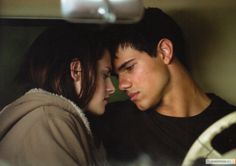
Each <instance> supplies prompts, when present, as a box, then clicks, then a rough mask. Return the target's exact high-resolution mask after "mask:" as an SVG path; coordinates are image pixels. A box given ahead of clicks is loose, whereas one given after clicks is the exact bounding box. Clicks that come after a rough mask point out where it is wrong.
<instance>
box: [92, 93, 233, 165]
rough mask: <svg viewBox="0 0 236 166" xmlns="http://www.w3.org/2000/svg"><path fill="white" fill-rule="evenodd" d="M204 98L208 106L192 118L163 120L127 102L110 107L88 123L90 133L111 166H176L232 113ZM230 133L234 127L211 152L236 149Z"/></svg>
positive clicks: (222, 104) (217, 101)
mask: <svg viewBox="0 0 236 166" xmlns="http://www.w3.org/2000/svg"><path fill="white" fill-rule="evenodd" d="M208 96H209V97H210V98H211V100H212V102H211V104H210V105H209V106H208V107H207V108H206V109H205V110H204V111H203V112H202V113H200V114H198V115H196V116H192V117H170V116H164V115H161V114H159V113H157V112H155V111H153V110H147V111H145V112H143V111H140V110H138V109H137V108H136V106H135V105H134V104H133V103H131V102H130V101H122V102H117V103H112V104H109V105H108V107H107V109H106V113H105V114H104V115H103V116H102V117H101V118H99V120H96V122H95V123H92V129H93V130H94V133H95V137H97V138H100V139H101V141H102V142H103V144H104V146H105V149H106V150H107V156H108V159H109V161H110V162H111V165H122V166H124V165H129V164H131V163H133V164H134V163H139V164H140V163H142V164H143V165H147V166H148V165H180V164H181V162H182V161H183V159H184V157H185V155H186V153H187V151H188V150H189V148H190V147H191V145H192V144H193V142H194V141H195V140H196V139H197V137H198V136H199V135H200V134H201V133H202V132H203V131H204V130H205V129H206V128H208V127H209V126H210V125H211V124H213V123H214V122H216V121H217V120H218V119H220V118H222V117H223V116H225V115H226V114H229V113H230V112H232V111H235V109H236V107H235V106H233V105H230V104H228V103H227V102H225V101H224V100H223V99H221V98H219V97H217V96H216V95H214V94H208ZM233 131H234V132H233ZM229 133H230V134H229ZM232 133H236V127H235V126H234V127H233V128H232V129H231V131H228V133H227V134H225V136H221V137H218V138H217V139H215V140H214V141H213V144H215V145H216V147H215V148H219V149H217V150H219V151H220V152H222V153H223V152H224V151H226V150H228V149H227V148H228V147H229V148H230V147H231V148H232V147H233V146H234V147H235V148H236V138H235V137H236V136H235V134H232ZM219 142H220V143H219ZM217 146H218V147H217Z"/></svg>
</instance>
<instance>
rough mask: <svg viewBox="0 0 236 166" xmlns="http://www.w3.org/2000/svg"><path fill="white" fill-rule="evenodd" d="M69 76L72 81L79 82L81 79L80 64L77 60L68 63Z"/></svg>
mask: <svg viewBox="0 0 236 166" xmlns="http://www.w3.org/2000/svg"><path fill="white" fill-rule="evenodd" d="M70 75H71V77H72V79H73V80H74V81H80V79H81V64H80V61H79V60H78V59H74V60H73V61H72V62H71V63H70Z"/></svg>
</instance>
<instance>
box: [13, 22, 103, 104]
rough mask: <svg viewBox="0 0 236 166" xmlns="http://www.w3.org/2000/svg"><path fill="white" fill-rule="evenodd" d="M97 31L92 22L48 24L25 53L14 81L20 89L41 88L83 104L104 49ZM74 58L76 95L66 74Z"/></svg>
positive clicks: (71, 81) (89, 97) (93, 86)
mask: <svg viewBox="0 0 236 166" xmlns="http://www.w3.org/2000/svg"><path fill="white" fill-rule="evenodd" d="M92 27H93V28H92ZM99 34H100V33H99V29H98V28H94V26H92V25H77V26H75V25H70V24H69V25H64V26H60V27H53V28H48V29H47V30H45V31H44V32H43V33H42V34H41V35H39V37H38V38H36V40H35V41H34V42H33V43H32V45H31V47H30V48H29V50H28V52H27V53H26V56H25V59H24V62H23V64H22V66H21V68H20V70H19V73H18V74H17V77H16V79H17V81H18V82H19V83H20V84H21V85H23V87H24V90H29V89H31V88H41V89H44V90H47V91H49V92H52V93H55V94H58V95H63V96H64V97H66V98H68V99H70V100H72V101H74V102H75V103H76V104H78V105H79V106H80V107H81V108H85V107H86V106H87V104H88V102H89V101H90V100H91V98H92V96H93V94H94V91H95V88H96V87H95V85H96V84H95V82H96V68H97V61H98V60H99V59H101V58H102V55H103V52H104V48H103V47H102V43H101V41H100V37H101V36H99ZM75 59H78V60H79V61H80V64H81V81H82V83H81V92H80V94H79V95H78V94H77V93H76V91H75V87H74V84H73V80H72V78H71V76H70V63H71V62H72V61H73V60H75Z"/></svg>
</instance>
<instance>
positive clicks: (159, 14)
mask: <svg viewBox="0 0 236 166" xmlns="http://www.w3.org/2000/svg"><path fill="white" fill-rule="evenodd" d="M107 38H108V43H109V49H110V52H111V54H112V58H115V53H116V52H117V50H118V48H119V47H121V48H124V47H127V46H130V47H132V48H135V49H137V50H139V51H145V52H147V53H148V54H149V55H150V56H155V55H156V51H157V50H156V48H157V44H158V42H159V41H160V40H161V39H163V38H167V39H169V40H171V41H172V43H173V47H174V55H175V56H176V57H177V58H178V59H179V60H180V61H181V62H182V63H183V64H185V46H184V45H185V43H184V37H183V33H182V30H181V29H180V27H179V25H178V24H177V23H176V22H175V21H174V20H173V19H172V18H171V17H170V16H168V15H167V14H165V13H164V12H163V11H162V10H160V9H158V8H147V9H145V12H144V16H143V18H142V19H141V21H140V22H138V23H135V24H126V25H114V26H111V27H109V28H108V33H107Z"/></svg>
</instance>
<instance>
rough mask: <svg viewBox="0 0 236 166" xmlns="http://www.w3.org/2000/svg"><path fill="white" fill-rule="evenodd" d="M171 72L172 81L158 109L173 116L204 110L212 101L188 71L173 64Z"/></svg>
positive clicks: (190, 114)
mask: <svg viewBox="0 0 236 166" xmlns="http://www.w3.org/2000/svg"><path fill="white" fill-rule="evenodd" d="M170 73H171V81H170V83H169V85H168V87H167V88H166V90H165V92H164V94H163V98H162V101H161V102H160V103H159V105H158V107H157V108H156V111H157V112H158V113H160V114H163V115H166V116H173V117H190V116H194V115H197V114H200V113H201V112H202V111H204V110H205V109H206V108H207V106H208V105H209V104H210V102H211V101H210V99H209V98H208V96H207V95H206V94H205V93H204V92H203V91H202V90H201V89H200V88H199V87H198V86H197V84H196V83H195V82H194V80H193V79H192V78H191V77H190V75H189V74H188V72H187V71H186V70H185V69H184V68H183V67H181V66H180V67H179V66H177V68H176V67H175V66H173V67H171V68H170Z"/></svg>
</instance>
